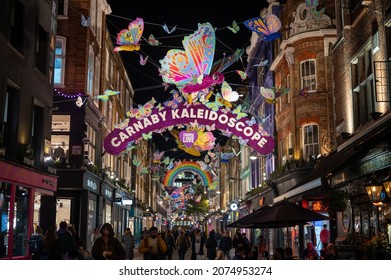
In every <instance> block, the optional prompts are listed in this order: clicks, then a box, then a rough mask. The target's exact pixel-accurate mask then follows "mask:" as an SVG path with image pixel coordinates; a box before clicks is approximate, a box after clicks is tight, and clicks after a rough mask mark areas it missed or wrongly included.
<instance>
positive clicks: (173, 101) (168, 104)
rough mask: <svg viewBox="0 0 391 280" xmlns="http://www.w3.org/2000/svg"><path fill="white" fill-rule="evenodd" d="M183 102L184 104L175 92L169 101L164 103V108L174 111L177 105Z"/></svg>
mask: <svg viewBox="0 0 391 280" xmlns="http://www.w3.org/2000/svg"><path fill="white" fill-rule="evenodd" d="M183 102H184V100H183V97H182V96H181V95H179V93H178V92H175V93H174V94H173V96H172V99H171V100H168V101H166V102H164V106H166V107H170V108H171V109H176V108H178V106H179V104H181V103H183Z"/></svg>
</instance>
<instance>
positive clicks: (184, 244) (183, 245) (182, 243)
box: [175, 230, 190, 260]
mask: <svg viewBox="0 0 391 280" xmlns="http://www.w3.org/2000/svg"><path fill="white" fill-rule="evenodd" d="M175 245H176V248H177V249H178V257H179V259H180V260H184V259H185V256H186V252H187V250H188V249H189V248H190V243H189V241H188V239H187V237H186V235H185V232H184V231H183V230H181V231H180V233H179V236H178V238H177V240H176V244H175Z"/></svg>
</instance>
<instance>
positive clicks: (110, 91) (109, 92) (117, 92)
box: [105, 89, 121, 96]
mask: <svg viewBox="0 0 391 280" xmlns="http://www.w3.org/2000/svg"><path fill="white" fill-rule="evenodd" d="M120 93H121V92H120V91H118V90H110V89H106V90H105V95H108V96H113V95H117V94H120Z"/></svg>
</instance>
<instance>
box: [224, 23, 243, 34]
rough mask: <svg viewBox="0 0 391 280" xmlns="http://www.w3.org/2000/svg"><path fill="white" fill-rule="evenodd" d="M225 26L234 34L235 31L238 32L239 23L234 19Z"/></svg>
mask: <svg viewBox="0 0 391 280" xmlns="http://www.w3.org/2000/svg"><path fill="white" fill-rule="evenodd" d="M227 28H228V29H229V30H231V31H232V33H234V34H236V33H237V32H239V30H240V27H239V25H238V24H237V22H236V21H235V20H234V21H232V26H227Z"/></svg>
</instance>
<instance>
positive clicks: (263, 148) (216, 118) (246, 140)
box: [104, 104, 274, 155]
mask: <svg viewBox="0 0 391 280" xmlns="http://www.w3.org/2000/svg"><path fill="white" fill-rule="evenodd" d="M241 114H243V113H240V112H235V111H228V110H226V109H224V108H219V109H218V110H216V109H215V110H213V109H210V108H208V107H207V106H205V105H203V104H193V105H188V104H187V105H185V104H179V105H178V107H177V108H175V109H173V108H170V107H160V108H157V107H155V108H153V109H152V110H151V113H150V114H148V115H147V116H145V117H144V118H130V119H128V120H127V121H126V125H121V126H117V128H116V129H114V130H113V131H112V132H111V133H110V134H109V135H108V136H107V137H106V138H105V140H104V148H105V150H106V151H107V152H108V153H109V154H112V155H118V154H120V153H121V152H123V151H124V150H125V149H126V148H127V145H128V144H129V143H131V142H134V141H136V140H138V139H140V138H142V137H144V136H145V135H147V134H149V133H150V132H158V131H160V132H161V131H162V130H163V129H170V128H172V127H173V126H179V125H193V124H194V123H196V124H197V125H204V126H214V128H215V129H218V130H220V131H222V132H224V134H229V135H231V134H232V135H235V136H236V137H237V138H238V139H239V142H240V143H241V144H244V145H248V146H250V147H251V148H252V149H253V150H255V151H256V152H258V153H260V154H264V155H265V154H268V153H270V152H271V151H272V150H273V148H274V139H273V137H271V136H270V135H269V134H268V133H267V132H266V131H263V129H262V128H261V126H260V125H259V124H257V122H255V121H251V120H250V119H248V118H247V117H243V116H242V115H241ZM123 124H124V123H123ZM181 137H182V140H185V143H186V144H187V145H189V146H190V145H191V143H194V141H195V140H196V139H194V138H195V135H193V134H192V133H190V132H188V133H187V132H186V130H185V132H184V133H182V136H181Z"/></svg>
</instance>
